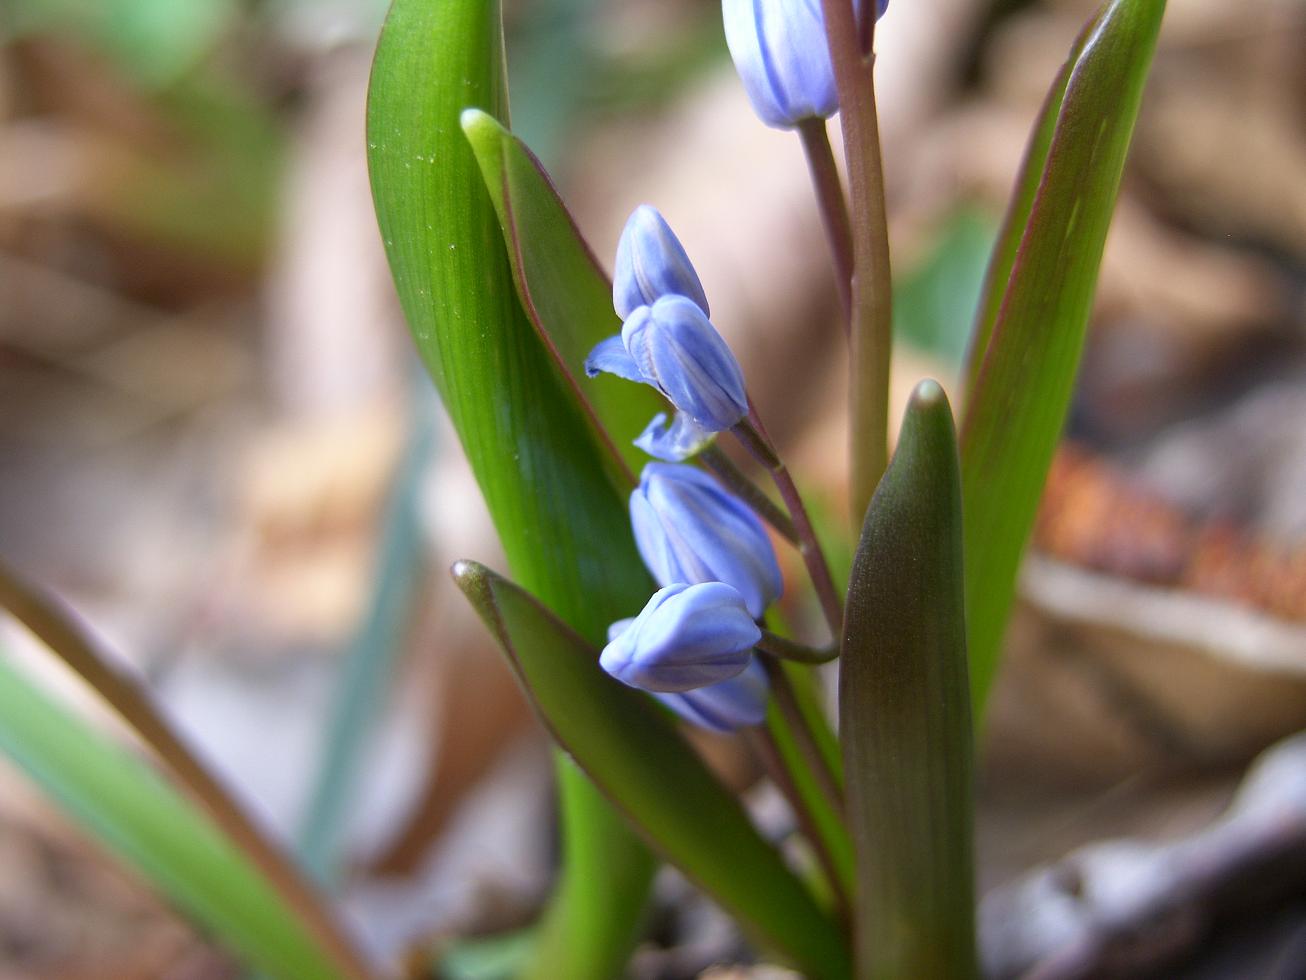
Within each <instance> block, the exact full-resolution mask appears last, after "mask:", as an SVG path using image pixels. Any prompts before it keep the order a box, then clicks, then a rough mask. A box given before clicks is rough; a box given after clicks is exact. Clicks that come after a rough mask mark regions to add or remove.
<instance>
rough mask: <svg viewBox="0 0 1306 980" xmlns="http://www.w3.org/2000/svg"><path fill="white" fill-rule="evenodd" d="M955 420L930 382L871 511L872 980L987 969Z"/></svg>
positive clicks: (861, 662) (862, 872) (864, 868)
mask: <svg viewBox="0 0 1306 980" xmlns="http://www.w3.org/2000/svg"><path fill="white" fill-rule="evenodd" d="M961 548H962V534H961V488H960V481H959V478H958V465H957V443H956V437H955V435H954V433H953V426H952V411H951V409H950V408H949V407H948V400H947V397H946V396H945V395H944V394H943V389H942V388H940V387H939V385H938V384H936V383H935V382H933V381H924V382H922V383H921V384H920V385H919V386H917V388H916V391H915V392H914V393H913V395H912V400H911V403H910V404H909V406H908V408H907V415H906V418H905V419H904V421H903V426H902V434H901V436H900V438H899V440H898V448H897V450H896V452H895V453H894V456H893V461H892V462H891V463H890V465H889V468H888V470H887V471H886V472H885V475H884V479H883V480H882V481H881V482H880V486H879V488H878V489H877V490H876V492H875V496H874V497H873V498H872V500H871V505H870V508H869V509H868V510H867V513H866V522H865V524H864V526H863V528H862V537H861V542H860V543H859V545H858V548H857V556H856V558H855V559H854V561H853V571H852V579H851V582H850V585H849V590H848V612H847V620H846V626H845V632H844V638H843V648H842V653H841V657H840V661H839V730H840V736H841V738H842V740H843V746H844V779H845V781H846V785H847V795H848V817H849V823H850V827H851V831H852V837H853V843H854V845H855V847H856V849H857V901H856V906H855V907H856V912H855V915H856V921H855V923H854V932H855V937H856V940H855V946H856V953H857V976H858V977H860V978H866V980H870V978H887V980H897V978H907V977H948V978H951V980H966V978H968V977H977V976H978V975H979V971H978V965H977V961H976V950H975V883H974V874H975V872H974V857H973V843H972V841H973V833H974V832H973V820H974V816H973V813H974V798H973V797H974V791H973V786H972V781H973V778H974V777H973V774H972V753H973V748H972V734H971V712H970V688H969V685H968V682H967V678H966V625H965V616H964V608H963V607H964V596H963V589H962V557H961Z"/></svg>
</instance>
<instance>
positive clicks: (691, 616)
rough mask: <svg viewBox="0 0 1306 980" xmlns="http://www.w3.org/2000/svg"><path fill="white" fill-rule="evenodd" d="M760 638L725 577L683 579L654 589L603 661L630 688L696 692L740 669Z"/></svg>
mask: <svg viewBox="0 0 1306 980" xmlns="http://www.w3.org/2000/svg"><path fill="white" fill-rule="evenodd" d="M620 625H621V624H614V630H613V631H614V632H616V631H617V629H618V628H619V627H620ZM761 638H762V631H761V630H760V629H758V627H757V624H756V623H754V622H753V618H752V617H751V616H750V615H749V614H748V609H747V608H746V607H745V606H744V597H743V596H741V595H740V594H739V592H738V591H737V590H735V589H734V588H732V587H731V586H729V585H726V584H725V583H724V582H707V583H704V584H700V585H686V584H685V583H683V582H681V583H677V584H675V585H671V586H668V587H667V588H665V589H660V590H658V591H657V592H655V593H653V597H652V598H651V599H649V601H648V605H646V606H645V607H644V611H643V612H641V613H640V614H639V615H638V616H636V617H635V620H634V622H632V623H630V624H629V625H628V626H626V627H625V628H624V629H620V631H619V632H617V635H616V636H615V638H614V639H612V640H611V641H610V642H609V643H608V645H607V646H606V647H604V648H603V654H602V655H601V656H600V658H599V664H600V666H602V667H603V669H604V670H606V671H607V672H608V673H609V674H611V675H612V676H613V677H615V678H617V680H619V681H621V682H622V683H623V684H629V685H630V686H631V687H638V688H642V689H643V690H645V691H661V692H668V693H676V692H681V691H692V690H694V689H695V688H700V687H707V686H708V685H709V684H717V683H719V682H721V681H725V680H729V679H730V678H732V677H734V676H735V675H736V674H739V673H741V672H742V671H743V670H744V668H745V667H747V666H748V662H749V660H750V659H751V657H752V650H753V645H754V644H755V643H757V641H758V640H760V639H761Z"/></svg>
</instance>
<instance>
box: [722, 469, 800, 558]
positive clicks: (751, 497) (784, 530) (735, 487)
mask: <svg viewBox="0 0 1306 980" xmlns="http://www.w3.org/2000/svg"><path fill="white" fill-rule="evenodd" d="M698 458H699V459H700V460H702V462H703V465H704V466H706V467H707V468H708V469H709V470H711V471H712V472H713V473H715V474H716V476H717V479H719V480H720V481H721V482H722V483H723V484H725V485H726V487H728V488H729V489H730V490H731V492H732V493H734V494H735V495H736V496H737V497H739V499H740V500H742V501H744V503H746V504H748V506H749V507H752V508H753V510H755V511H757V514H758V516H759V517H761V518H762V520H764V521H766V523H768V524H770V525H771V527H773V528H775V530H776V533H777V534H779V535H780V537H782V538H784V539H785V540H786V541H788V542H789V543H790V544H797V543H798V532H797V531H796V530H794V522H793V520H791V519H790V517H789V515H788V514H786V513H785V512H784V510H783V509H782V508H781V507H779V506H778V505H777V504H776V503H775V502H774V501H773V500H772V499H771V498H770V497H768V496H767V495H766V493H765V492H764V491H763V490H762V488H761V487H759V486H758V485H757V484H756V483H754V482H753V481H752V480H750V479H749V478H748V475H747V474H746V473H744V471H743V470H741V469H740V468H739V467H738V466H736V465H735V464H734V461H733V460H731V458H730V457H729V456H727V455H726V454H725V453H724V452H722V451H721V448H720V447H719V446H715V445H711V446H708V447H707V448H706V449H704V450H703V451H702V452H700V453H699V454H698Z"/></svg>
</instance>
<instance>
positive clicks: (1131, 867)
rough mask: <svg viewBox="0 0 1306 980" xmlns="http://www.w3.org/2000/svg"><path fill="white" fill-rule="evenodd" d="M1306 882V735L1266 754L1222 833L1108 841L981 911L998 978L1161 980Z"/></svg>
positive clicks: (1031, 878)
mask: <svg viewBox="0 0 1306 980" xmlns="http://www.w3.org/2000/svg"><path fill="white" fill-rule="evenodd" d="M1303 886H1306V735H1297V736H1294V737H1293V738H1291V739H1288V740H1286V741H1284V742H1281V743H1279V745H1277V746H1275V747H1274V748H1272V749H1270V750H1269V751H1267V752H1265V753H1264V754H1263V755H1262V756H1261V757H1260V759H1259V760H1257V762H1256V764H1255V765H1254V766H1253V767H1252V770H1251V772H1250V773H1249V774H1248V776H1247V777H1246V779H1245V780H1244V781H1243V785H1242V788H1241V789H1240V790H1239V792H1238V796H1237V798H1236V799H1235V800H1234V802H1233V804H1232V805H1231V806H1230V808H1229V810H1228V812H1227V813H1226V814H1225V815H1224V816H1223V817H1222V818H1221V819H1220V820H1218V821H1217V822H1216V823H1215V824H1214V825H1212V826H1211V827H1209V828H1207V829H1206V830H1203V831H1201V832H1199V833H1197V834H1195V835H1193V836H1191V837H1188V838H1186V839H1183V840H1179V841H1174V842H1170V843H1163V844H1150V843H1144V842H1140V841H1128V840H1121V841H1108V842H1104V843H1099V844H1094V845H1091V846H1089V847H1086V848H1083V849H1082V850H1080V851H1078V852H1076V853H1074V854H1072V855H1070V856H1069V857H1068V858H1066V859H1065V860H1063V861H1061V862H1060V863H1058V864H1056V865H1052V866H1049V867H1044V868H1040V869H1037V870H1035V871H1034V872H1032V873H1031V874H1029V875H1027V876H1026V877H1024V878H1022V879H1021V880H1019V881H1017V882H1015V883H1013V884H1011V885H1008V886H1005V887H1003V888H1001V889H1000V890H998V891H996V892H993V893H991V894H990V895H988V896H987V897H986V898H985V900H984V902H983V903H982V904H981V907H980V935H981V940H982V942H981V945H982V947H983V949H984V960H985V966H986V972H987V974H988V975H990V976H992V977H995V978H1011V977H1022V978H1024V980H1089V978H1099V977H1116V976H1144V975H1146V976H1152V975H1159V971H1163V970H1165V969H1166V968H1167V967H1171V966H1173V965H1174V964H1176V963H1178V962H1179V961H1181V960H1183V959H1184V958H1185V957H1187V956H1189V955H1191V954H1192V953H1193V952H1194V951H1195V950H1196V949H1197V947H1198V946H1199V945H1200V944H1201V943H1202V942H1203V941H1205V940H1206V939H1207V938H1208V937H1209V936H1210V935H1211V933H1212V932H1213V930H1214V929H1215V928H1216V927H1217V926H1219V925H1220V924H1221V923H1222V922H1224V921H1226V920H1230V919H1234V918H1236V917H1238V916H1240V915H1246V914H1247V913H1248V912H1249V911H1252V912H1264V911H1265V910H1266V909H1268V908H1271V907H1273V904H1274V903H1275V902H1282V901H1284V900H1285V899H1287V898H1289V897H1291V896H1293V895H1298V894H1300V893H1301V891H1302V888H1303Z"/></svg>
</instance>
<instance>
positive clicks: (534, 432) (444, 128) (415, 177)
mask: <svg viewBox="0 0 1306 980" xmlns="http://www.w3.org/2000/svg"><path fill="white" fill-rule="evenodd" d="M502 49H503V38H502V26H501V22H500V11H499V4H498V3H497V2H485V0H396V2H395V3H394V4H393V5H392V7H391V9H390V14H389V16H388V18H387V20H386V26H385V28H384V29H383V31H382V33H381V38H380V41H379V43H378V46H377V52H376V59H375V62H374V64H373V69H372V78H371V87H370V91H369V95H368V108H367V143H368V163H369V166H370V170H371V177H372V193H373V198H374V202H375V205H376V212H377V220H378V223H379V224H380V227H381V234H382V239H383V242H384V244H385V249H386V254H387V256H388V258H389V261H390V269H391V272H392V274H393V276H394V280H395V285H396V287H397V289H398V292H399V299H400V302H401V303H402V305H403V309H404V314H405V316H406V317H407V320H408V324H409V327H410V328H411V329H412V332H413V336H414V338H415V339H416V341H417V347H418V350H419V352H420V353H421V355H422V358H423V360H424V362H425V364H426V366H427V369H428V370H429V371H430V373H431V376H432V377H433V378H434V380H435V383H436V387H437V388H438V389H439V391H440V394H441V397H442V398H443V400H444V404H445V407H446V408H447V410H448V412H449V416H450V418H451V420H452V422H453V425H454V427H455V429H456V430H457V431H458V435H459V438H460V439H461V441H462V444H463V448H464V449H465V450H466V452H467V457H468V460H469V461H470V463H471V466H472V470H473V472H474V473H475V475H476V479H477V482H478V483H479V484H480V487H481V492H482V494H483V495H484V496H485V500H486V503H487V505H488V506H489V510H490V515H491V517H492V518H493V520H494V524H495V527H496V529H497V530H498V533H499V537H500V539H501V540H502V542H503V546H504V550H505V552H506V553H507V556H508V562H509V565H510V566H511V568H512V571H513V574H514V575H515V576H516V577H517V578H518V579H519V580H520V581H522V582H523V583H525V584H526V585H527V587H528V588H530V589H532V590H533V591H534V592H535V593H536V594H538V595H540V596H541V597H542V598H543V599H544V600H545V601H546V602H548V603H549V604H550V606H551V607H552V608H554V609H556V610H557V611H558V613H559V614H560V615H561V616H562V617H563V618H564V619H565V620H566V621H567V622H568V623H569V624H570V625H571V626H572V627H574V628H575V629H576V630H577V631H578V632H580V633H581V634H582V635H583V636H585V637H587V638H588V639H590V640H591V641H596V642H597V641H598V640H599V639H601V638H602V637H603V636H604V634H605V631H606V628H607V625H608V623H610V622H612V621H613V620H615V619H619V618H621V617H624V616H630V615H633V614H634V613H636V612H638V611H639V609H640V608H641V607H642V606H643V604H644V602H645V601H646V600H647V598H648V596H649V594H650V593H651V592H652V591H653V584H652V582H651V581H650V580H649V579H648V577H647V574H646V573H645V572H644V569H643V565H642V563H641V562H640V560H639V556H638V553H637V552H636V550H635V545H634V539H633V537H632V535H631V531H630V525H629V521H628V518H627V514H626V507H625V501H624V499H623V498H622V496H621V495H620V494H619V493H618V492H617V490H616V488H615V487H614V485H613V483H612V482H611V480H610V479H609V476H608V469H609V468H610V466H611V459H612V457H611V455H610V453H609V452H608V451H607V450H606V449H605V448H604V447H603V446H601V445H600V443H599V442H598V441H597V439H596V437H595V431H594V428H593V426H592V425H591V423H590V421H589V420H588V418H587V415H586V411H585V407H584V406H583V405H582V403H581V402H580V400H579V399H578V398H577V397H576V393H575V390H574V389H573V387H572V386H571V385H570V384H569V383H568V382H567V381H566V379H565V378H563V377H562V375H561V374H560V373H559V372H558V371H557V369H556V367H555V365H554V362H553V359H552V357H551V355H550V354H549V352H548V351H547V350H546V349H545V346H544V344H543V343H542V342H541V340H540V337H539V336H538V334H537V333H536V331H535V329H534V327H533V326H532V325H531V323H530V321H529V320H528V319H527V317H526V315H525V314H524V313H523V311H522V308H521V306H520V304H519V303H518V300H517V296H516V292H515V290H514V288H513V280H512V271H511V269H510V267H509V264H508V259H507V255H506V253H505V247H504V239H503V235H502V233H501V232H500V229H499V223H498V219H497V217H496V215H495V211H494V206H493V204H492V202H491V200H490V197H489V195H488V194H487V193H486V191H485V184H484V182H483V180H482V178H481V172H480V168H479V167H478V166H477V164H476V160H475V157H474V156H473V154H472V151H471V148H470V147H469V146H468V144H467V141H466V139H465V138H464V137H463V133H462V130H461V128H460V127H459V116H460V114H461V113H462V111H463V109H464V108H467V107H469V106H471V107H476V108H480V109H483V110H485V111H487V112H490V113H492V114H496V115H502V114H503V113H504V111H505V96H506V92H505V83H504V78H503V65H502V60H501V58H502ZM561 789H562V793H563V795H564V806H563V813H564V825H563V837H564V841H563V848H564V858H565V860H564V866H563V868H564V870H563V880H562V883H561V886H560V888H559V890H558V892H557V895H556V898H555V901H554V903H553V905H552V906H551V908H550V910H549V912H548V913H547V916H546V922H545V925H544V928H543V930H542V931H541V936H542V938H541V944H542V945H541V946H540V948H539V951H538V952H537V955H535V956H534V957H532V967H533V969H534V970H535V971H536V975H538V976H541V977H544V976H551V977H569V978H576V980H587V978H591V977H592V978H596V980H598V978H606V977H610V976H613V975H615V974H617V973H619V972H620V971H621V968H622V965H623V964H624V962H625V960H626V959H627V957H628V955H629V952H630V950H631V948H632V947H633V945H634V942H635V940H636V938H637V930H638V926H639V919H640V914H641V912H642V909H643V906H644V903H645V898H646V893H647V885H648V882H649V880H650V879H651V876H652V872H653V867H654V865H653V862H652V859H651V857H650V856H649V855H648V854H647V851H646V849H645V848H644V847H643V846H642V844H640V843H639V842H638V840H637V839H636V838H635V837H633V836H632V835H631V833H630V831H629V829H628V827H627V825H626V824H625V822H624V821H622V820H621V818H620V817H619V816H618V815H617V814H616V813H614V812H612V811H611V809H610V808H609V807H608V806H607V805H606V803H605V802H604V801H603V799H602V797H601V796H599V795H598V793H597V792H596V791H595V790H594V789H593V787H592V786H589V785H588V784H587V783H586V782H584V781H583V780H581V779H579V778H577V776H576V775H575V774H574V773H573V772H571V771H569V770H568V769H567V768H565V767H564V768H563V769H562V773H561Z"/></svg>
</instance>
